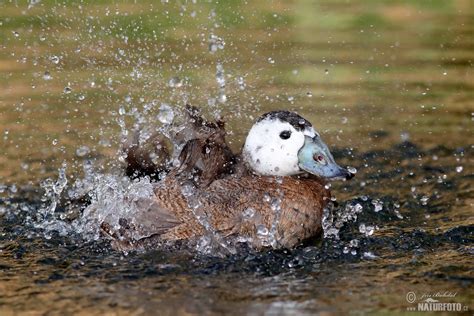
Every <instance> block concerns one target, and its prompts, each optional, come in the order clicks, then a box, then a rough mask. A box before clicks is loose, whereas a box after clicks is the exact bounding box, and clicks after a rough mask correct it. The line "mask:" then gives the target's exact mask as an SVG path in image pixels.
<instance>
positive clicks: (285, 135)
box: [280, 131, 291, 139]
mask: <svg viewBox="0 0 474 316" xmlns="http://www.w3.org/2000/svg"><path fill="white" fill-rule="evenodd" d="M290 137H291V131H283V132H281V133H280V138H281V139H288V138H290Z"/></svg>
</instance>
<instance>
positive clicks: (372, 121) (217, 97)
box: [0, 0, 474, 182]
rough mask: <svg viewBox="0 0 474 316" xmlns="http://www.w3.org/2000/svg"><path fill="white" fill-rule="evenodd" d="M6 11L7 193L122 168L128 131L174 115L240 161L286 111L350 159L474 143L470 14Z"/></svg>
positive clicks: (240, 7) (285, 8)
mask: <svg viewBox="0 0 474 316" xmlns="http://www.w3.org/2000/svg"><path fill="white" fill-rule="evenodd" d="M0 5H1V12H0V45H1V46H0V47H1V50H0V128H1V131H0V132H1V136H2V137H1V138H0V142H1V143H0V145H1V147H2V148H3V153H2V155H0V177H1V179H2V180H1V181H2V182H12V181H14V182H28V181H31V180H34V179H35V178H45V177H47V176H49V175H51V172H56V170H57V168H58V167H59V166H60V164H61V163H62V161H63V160H67V161H69V162H70V166H69V168H70V169H71V170H75V172H80V170H76V169H80V168H79V167H78V166H76V161H75V159H76V158H78V156H79V158H80V157H83V156H85V155H88V156H94V157H99V156H100V157H105V158H111V159H112V160H113V159H116V152H117V149H118V148H119V147H120V146H119V143H120V140H121V137H120V130H121V128H120V125H121V124H122V127H123V126H125V129H131V127H132V126H133V124H134V123H136V121H138V120H139V118H137V117H138V116H139V115H138V114H137V113H145V116H147V117H148V118H150V124H157V125H159V124H160V122H159V121H158V120H156V119H155V122H153V120H152V119H151V118H152V117H153V118H156V117H155V115H157V113H159V108H160V107H161V105H162V104H163V103H165V104H168V105H169V106H171V108H173V109H175V110H176V113H175V114H176V115H180V114H179V113H180V112H179V109H181V108H182V107H183V105H184V104H185V103H190V104H193V105H196V106H199V107H201V108H203V109H204V111H205V112H206V111H207V112H208V113H210V116H209V117H210V118H212V117H213V116H215V115H216V113H217V115H221V116H222V117H224V118H225V119H226V120H227V122H228V128H229V130H230V131H231V132H232V135H231V136H230V141H231V142H232V143H233V144H234V148H235V149H236V150H238V149H239V148H240V146H241V144H242V141H243V138H244V137H245V134H246V131H247V129H248V127H249V126H250V125H251V124H252V122H253V119H254V118H255V117H256V116H257V115H259V114H261V113H262V112H264V111H266V110H272V109H290V110H297V111H299V112H300V113H301V114H302V115H304V116H305V117H307V118H308V119H310V120H311V121H312V122H313V123H314V124H315V126H316V127H317V129H318V130H319V131H320V132H321V133H322V134H323V136H324V138H325V139H326V141H327V142H328V143H329V144H330V145H331V146H336V147H352V148H359V149H361V150H366V149H368V148H374V147H377V146H380V145H382V146H383V145H385V144H391V143H396V142H399V141H400V140H401V139H403V140H407V139H410V140H412V141H414V142H416V143H417V144H418V145H419V146H425V147H430V146H435V145H443V144H448V143H449V144H450V145H453V146H461V145H466V142H472V136H473V134H472V129H471V127H472V120H473V117H472V112H473V109H474V106H473V104H472V100H473V93H474V92H473V91H474V89H473V82H474V78H473V72H472V63H473V60H472V59H473V45H474V36H472V35H473V29H474V22H473V15H472V12H473V10H474V9H473V4H472V1H470V0H453V1H435V0H433V1H431V0H422V1H402V0H400V1H378V0H377V1H370V0H369V1H336V0H335V1H307V0H300V1H161V2H160V1H136V2H132V1H56V0H55V1H53V0H44V1H37V0H31V1H1V2H0ZM218 69H220V73H221V74H220V75H219V74H218V72H219V70H218ZM219 76H220V77H221V79H223V80H224V84H225V87H222V84H223V82H219ZM221 94H225V99H226V100H225V102H221V101H223V100H221ZM123 129H124V128H122V130H123ZM78 149H79V155H78V153H77V151H78Z"/></svg>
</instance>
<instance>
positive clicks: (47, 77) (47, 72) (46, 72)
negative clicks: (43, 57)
mask: <svg viewBox="0 0 474 316" xmlns="http://www.w3.org/2000/svg"><path fill="white" fill-rule="evenodd" d="M51 79H53V77H52V76H51V74H50V73H49V71H45V72H44V74H43V80H51Z"/></svg>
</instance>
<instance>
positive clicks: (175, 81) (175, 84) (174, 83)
mask: <svg viewBox="0 0 474 316" xmlns="http://www.w3.org/2000/svg"><path fill="white" fill-rule="evenodd" d="M168 86H169V87H170V88H181V87H182V86H183V80H181V79H180V78H178V77H173V78H171V79H170V80H169V81H168Z"/></svg>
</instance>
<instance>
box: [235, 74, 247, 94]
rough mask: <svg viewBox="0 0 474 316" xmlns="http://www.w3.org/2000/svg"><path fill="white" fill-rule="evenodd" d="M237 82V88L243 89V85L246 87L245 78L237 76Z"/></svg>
mask: <svg viewBox="0 0 474 316" xmlns="http://www.w3.org/2000/svg"><path fill="white" fill-rule="evenodd" d="M236 80H237V84H238V85H239V90H241V91H242V90H245V87H246V84H245V80H244V77H241V76H239V77H237V79H236Z"/></svg>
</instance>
